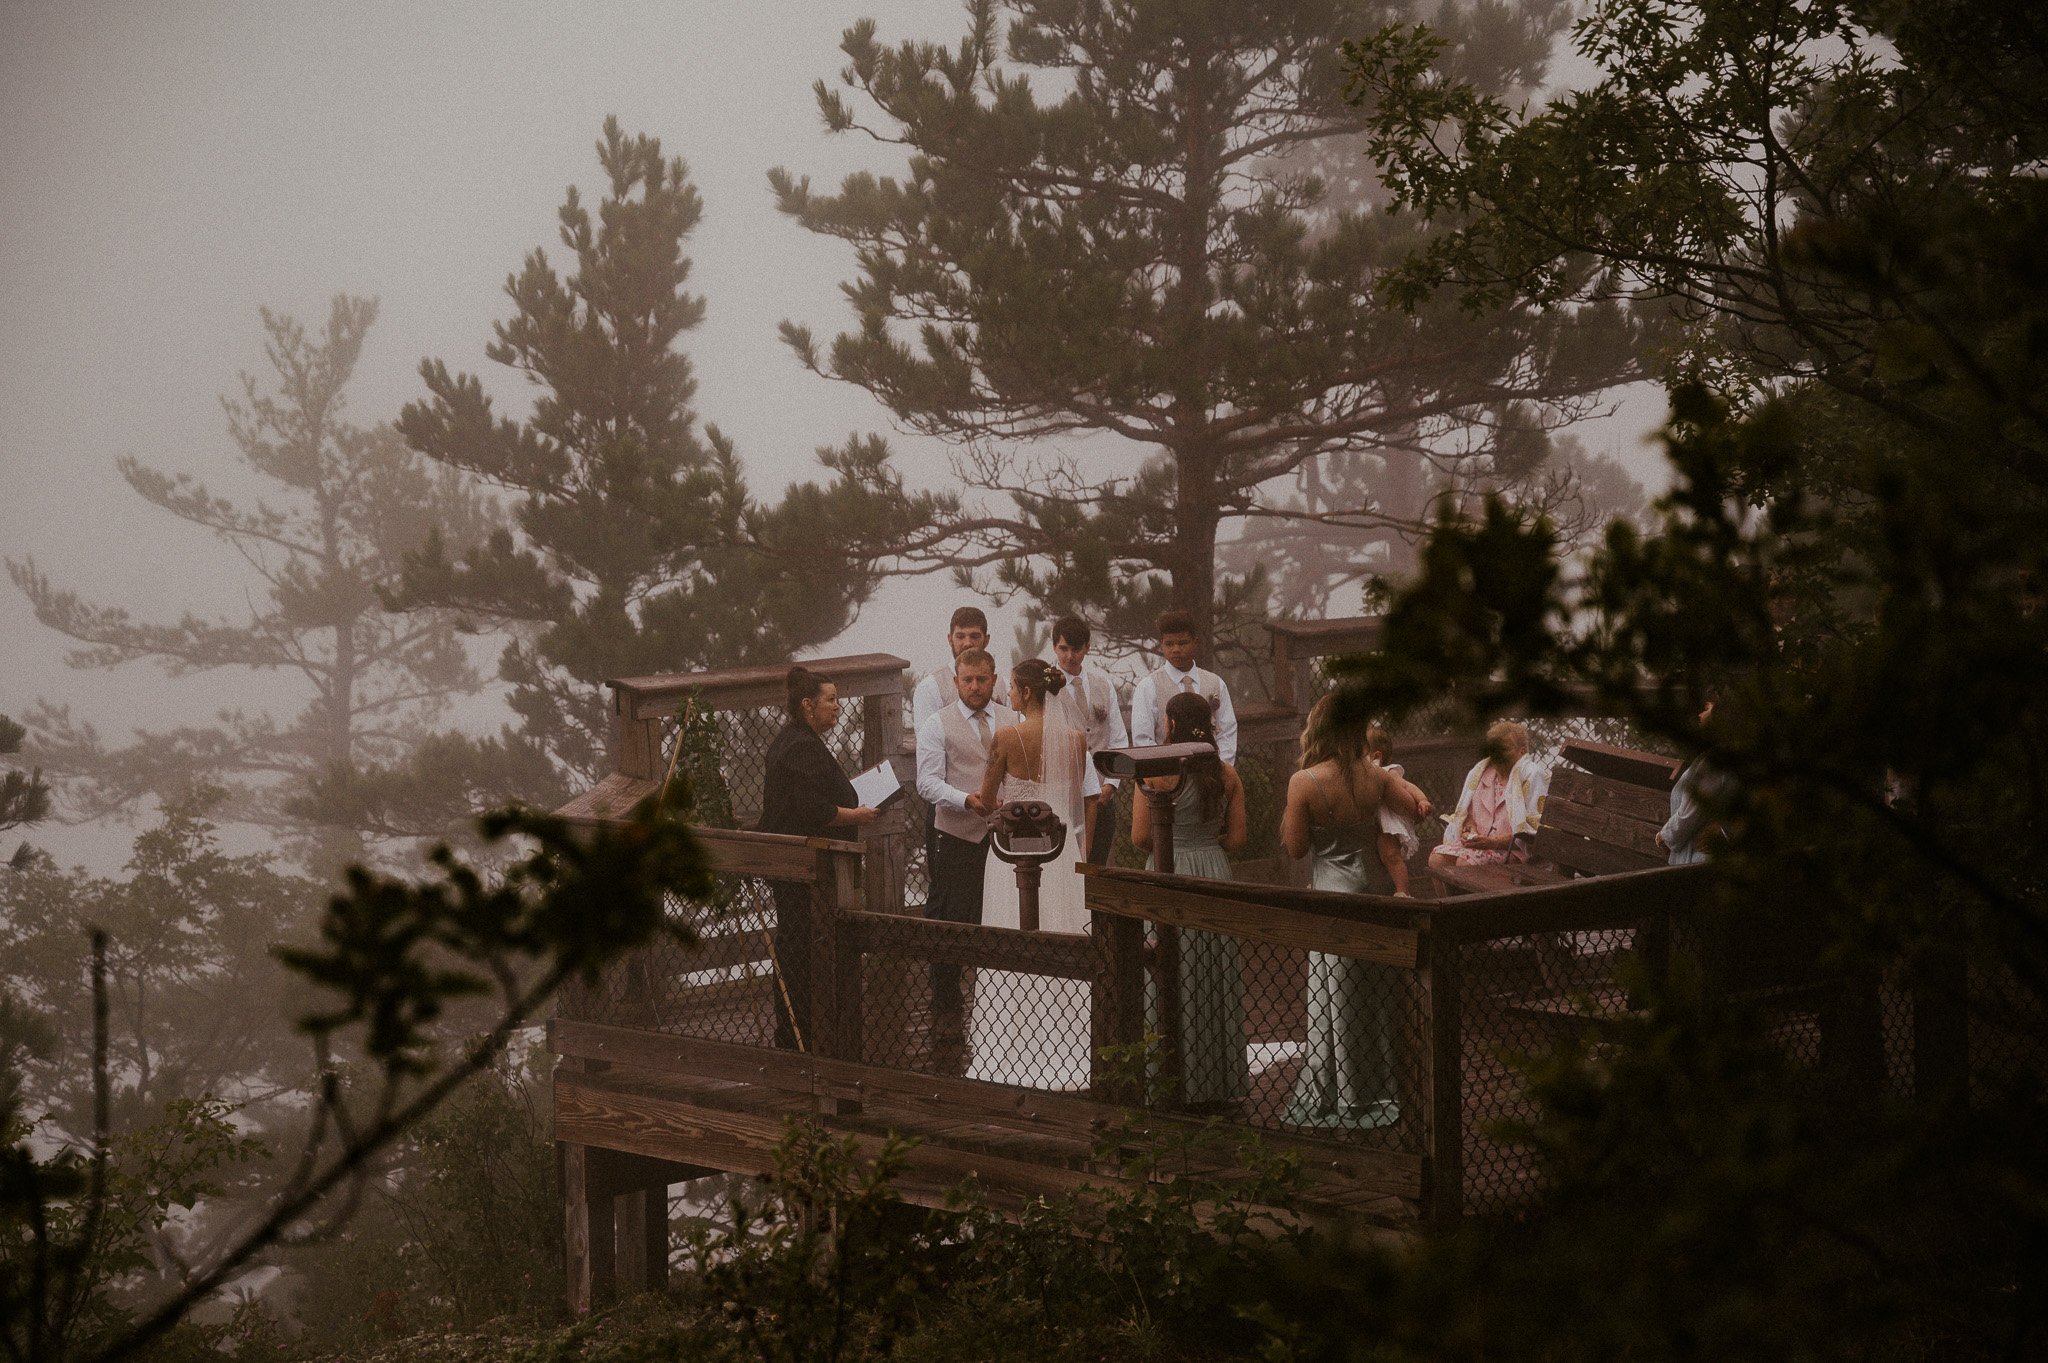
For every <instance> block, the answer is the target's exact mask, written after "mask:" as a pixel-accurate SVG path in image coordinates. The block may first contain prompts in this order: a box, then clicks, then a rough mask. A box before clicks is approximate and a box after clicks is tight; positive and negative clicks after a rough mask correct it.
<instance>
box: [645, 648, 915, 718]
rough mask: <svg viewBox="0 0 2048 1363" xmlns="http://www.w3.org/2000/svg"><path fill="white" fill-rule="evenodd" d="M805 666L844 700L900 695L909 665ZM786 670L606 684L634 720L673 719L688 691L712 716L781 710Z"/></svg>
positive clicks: (822, 662)
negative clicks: (721, 712) (714, 712)
mask: <svg viewBox="0 0 2048 1363" xmlns="http://www.w3.org/2000/svg"><path fill="white" fill-rule="evenodd" d="M804 666H806V667H808V668H811V669H812V670H813V671H816V672H820V673H823V674H824V675H825V676H827V677H830V678H831V679H832V681H833V683H834V685H836V686H837V687H838V688H839V694H840V696H841V698H842V699H849V700H850V699H852V698H853V697H855V696H872V695H880V694H883V693H886V692H895V693H896V694H898V695H900V694H902V689H903V671H904V669H905V668H907V667H909V666H910V664H909V663H908V662H907V661H906V660H904V659H902V658H898V657H895V656H894V655H892V654H888V653H857V654H850V655H848V656H846V657H840V658H818V659H814V660H810V661H807V662H805V664H804ZM788 674H789V668H788V667H787V666H786V665H777V666H771V667H739V668H730V669H727V670H724V671H719V672H666V673H656V674H654V675H652V676H644V677H618V678H614V679H613V680H611V681H607V682H606V683H605V685H606V686H609V687H610V688H612V690H613V692H614V693H615V695H616V697H617V701H616V704H617V705H618V706H619V708H620V709H621V711H622V712H624V713H626V714H630V715H631V716H632V717H633V718H635V719H673V718H674V717H675V713H676V707H677V706H679V705H681V704H682V702H683V698H684V697H685V696H687V695H689V694H690V693H691V692H692V691H696V692H699V693H701V694H702V696H703V698H704V703H705V704H706V705H707V706H709V707H710V708H711V709H713V710H742V709H755V708H767V707H769V706H780V705H782V703H783V702H784V700H785V699H786V698H787V696H788V689H787V686H786V679H787V677H788Z"/></svg>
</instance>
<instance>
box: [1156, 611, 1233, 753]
mask: <svg viewBox="0 0 2048 1363" xmlns="http://www.w3.org/2000/svg"><path fill="white" fill-rule="evenodd" d="M1199 648H1200V642H1199V641H1198V640H1197V638H1196V636H1195V617H1194V616H1193V615H1191V614H1189V613H1188V612H1187V611H1167V612H1166V613H1165V614H1163V615H1161V616H1160V617H1159V652H1160V655H1161V656H1162V657H1164V658H1165V659H1166V662H1165V664H1164V665H1163V666H1161V667H1159V668H1157V669H1156V670H1154V671H1153V672H1151V673H1150V674H1149V675H1147V676H1146V677H1145V679H1144V680H1142V681H1140V682H1139V683H1138V686H1137V689H1136V690H1134V691H1132V692H1131V746H1132V747H1134V748H1149V747H1152V746H1154V745H1156V744H1160V743H1164V742H1165V741H1166V737H1165V735H1166V723H1165V715H1166V702H1167V701H1168V700H1170V699H1172V697H1173V695H1174V693H1175V692H1177V691H1192V692H1194V693H1195V694H1196V695H1199V696H1201V697H1202V698H1203V699H1204V700H1206V701H1208V702H1209V708H1210V709H1211V710H1212V711H1214V712H1215V714H1216V755H1217V756H1218V757H1220V758H1222V759H1223V760H1224V761H1225V762H1232V763H1234V762H1236V761H1237V710H1236V708H1235V707H1233V706H1232V705H1231V703H1230V688H1229V687H1228V686H1226V685H1224V682H1223V678H1221V677H1219V676H1217V675H1216V674H1215V673H1214V672H1207V671H1204V670H1203V669H1202V668H1199V667H1197V666H1195V654H1196V652H1197V650H1198V649H1199Z"/></svg>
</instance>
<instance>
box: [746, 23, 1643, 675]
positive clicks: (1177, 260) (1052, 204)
mask: <svg viewBox="0 0 2048 1363" xmlns="http://www.w3.org/2000/svg"><path fill="white" fill-rule="evenodd" d="M998 9H999V7H998V5H997V4H996V3H995V2H994V0H975V3H973V4H971V5H970V6H969V13H970V27H969V30H968V33H967V35H966V36H965V38H964V39H963V40H962V41H961V43H960V44H959V46H958V47H957V49H954V50H952V51H948V50H947V49H945V48H943V47H941V46H938V45H935V44H929V43H906V44H904V45H902V46H900V47H897V48H893V49H891V48H886V47H884V46H882V45H881V44H880V43H878V42H877V40H876V37H875V26H874V24H873V23H872V22H863V23H860V24H857V25H855V26H854V27H853V28H851V29H849V30H848V31H847V33H846V37H845V41H844V43H843V45H842V46H843V50H844V51H845V53H846V54H847V57H848V59H849V64H848V66H847V68H846V70H845V72H844V73H843V80H844V83H845V84H846V85H847V86H848V87H850V88H851V89H853V90H854V91H856V92H857V93H858V94H859V95H860V96H862V97H864V99H865V101H866V103H867V104H868V105H870V106H872V110H873V111H874V113H876V114H878V115H879V117H877V118H871V119H870V118H868V116H867V115H865V114H863V113H860V112H857V111H856V108H855V104H854V103H853V102H852V101H850V100H849V99H848V98H847V97H846V96H845V95H844V94H843V93H841V92H839V91H834V90H831V89H828V88H827V87H826V86H825V85H824V84H823V83H822V82H821V83H820V85H819V87H818V98H819V103H820V108H821V110H822V113H823V115H824V119H825V122H826V125H827V127H828V128H830V129H831V130H833V131H835V132H842V133H844V132H853V131H861V132H867V133H870V134H871V135H873V136H875V137H877V138H879V139H881V140H883V141H886V142H891V143H897V144H900V145H902V146H904V147H905V148H906V149H907V150H908V152H909V153H910V162H909V167H908V174H907V175H906V176H905V177H904V178H902V179H878V178H875V177H872V176H867V175H856V176H852V177H849V178H848V179H847V180H845V181H844V183H843V184H842V186H841V188H840V191H839V193H838V194H836V195H824V194H817V193H813V192H812V190H811V188H810V185H809V182H808V180H801V179H798V178H796V177H794V176H792V175H791V174H790V173H788V172H787V171H783V170H777V171H775V172H773V173H772V175H771V182H772V184H773V187H774V189H775V191H776V194H777V196H778V200H779V203H780V206H781V208H782V209H783V211H784V212H785V213H788V214H789V215H791V216H792V217H794V218H795V219H796V220H797V221H798V222H800V223H801V224H802V225H803V226H804V227H806V228H808V229H810V230H811V231H814V232H819V233H824V234H827V235H831V236H837V237H840V238H842V239H844V240H846V241H849V242H851V243H853V244H854V245H855V246H856V248H857V250H858V260H859V266H860V271H861V277H860V279H859V280H858V281H856V282H854V283H853V284H851V285H849V286H848V288H847V292H848V295H849V297H850V298H851V299H852V301H853V304H854V308H855V311H856V313H857V317H858V325H857V326H856V328H855V329H854V330H852V331H850V332H848V333H846V334H843V335H840V336H838V337H837V338H836V339H834V340H833V341H832V342H831V344H830V346H829V347H824V346H821V345H820V344H819V343H818V341H817V340H816V339H815V338H814V337H813V336H812V335H811V334H810V333H809V332H808V331H807V330H806V329H804V328H802V327H799V326H795V325H791V324H785V326H784V335H785V338H786V339H787V340H788V341H789V343H790V344H791V345H792V347H793V348H794V349H795V351H796V352H797V354H798V356H799V357H800V359H801V360H802V362H803V363H804V364H805V365H807V366H808V367H810V368H811V369H812V370H814V371H816V372H818V373H820V374H824V375H827V376H829V377H833V378H837V379H841V380H845V381H847V382H851V383H855V384H858V385H860V386H862V387H864V388H867V389H868V390H870V391H871V392H873V393H874V394H875V395H876V396H877V397H878V398H880V399H881V400H882V402H883V403H884V404H885V405H887V406H888V408H889V409H890V411H891V412H892V413H893V414H894V415H895V416H896V418H897V419H898V420H900V421H901V422H903V423H904V424H905V425H907V426H909V427H911V428H912V429H915V430H917V431H920V432H922V433H925V434H928V435H933V436H937V437H940V438H942V439H944V440H947V441H951V442H954V443H956V444H957V445H958V446H959V447H961V449H962V450H963V451H964V452H965V453H964V457H963V459H962V461H961V462H962V464H963V466H964V469H965V472H966V475H967V477H968V479H969V481H970V482H971V483H973V484H974V485H976V486H978V487H979V488H980V489H982V490H984V491H986V492H988V493H992V494H995V496H996V497H997V498H998V499H1000V500H1001V502H1002V503H1007V505H1000V504H999V505H994V506H990V507H987V508H984V509H981V510H979V511H977V512H976V513H975V514H974V515H972V516H971V517H969V518H963V520H961V521H960V522H958V523H957V524H956V527H955V528H956V529H957V530H958V535H957V538H956V539H955V541H954V542H953V543H952V544H951V546H950V552H951V555H952V561H953V562H954V563H955V564H956V565H959V566H962V567H967V568H972V567H984V566H986V567H992V568H993V573H994V577H993V583H992V585H993V586H994V587H995V588H996V589H997V590H1001V591H1011V592H1020V593H1022V594H1023V595H1024V596H1026V597H1027V598H1028V599H1029V600H1030V601H1032V602H1033V603H1034V605H1035V607H1036V609H1037V610H1039V611H1041V612H1044V613H1048V614H1056V613H1061V612H1064V611H1066V610H1069V609H1076V608H1078V609H1081V610H1082V611H1083V612H1084V613H1088V614H1093V615H1095V616H1097V617H1098V618H1101V619H1103V620H1105V622H1106V626H1107V632H1108V634H1109V635H1110V636H1112V637H1113V638H1115V637H1121V638H1123V639H1125V640H1131V639H1136V638H1141V637H1143V636H1144V635H1145V634H1146V633H1148V632H1149V628H1150V619H1151V617H1152V615H1153V613H1154V612H1156V611H1157V610H1158V609H1160V608H1161V607H1164V606H1168V605H1171V606H1174V607H1179V608H1183V609H1186V610H1189V611H1191V612H1193V613H1194V614H1195V616H1196V618H1197V620H1198V621H1200V622H1201V623H1202V625H1203V628H1204V632H1208V630H1209V627H1210V623H1211V620H1212V616H1213V615H1214V614H1215V613H1216V612H1217V611H1219V610H1223V611H1226V612H1228V611H1238V612H1240V613H1241V612H1245V611H1253V610H1256V609H1258V608H1259V605H1260V601H1259V598H1260V595H1261V590H1260V585H1259V584H1258V583H1257V582H1256V581H1254V580H1251V579H1250V578H1249V577H1246V578H1242V579H1235V580H1233V579H1228V578H1226V579H1225V580H1223V581H1221V582H1219V581H1218V574H1217V559H1216V547H1217V542H1218V535H1219V531H1220V530H1222V529H1223V528H1224V527H1226V526H1234V525H1235V526H1242V527H1244V528H1245V531H1246V533H1247V534H1248V535H1250V536H1253V537H1258V536H1260V535H1263V534H1266V533H1270V532H1271V530H1272V529H1273V528H1274V527H1277V526H1285V525H1297V526H1298V525H1303V524H1314V523H1315V521H1316V517H1317V516H1318V515H1320V516H1322V517H1323V518H1324V519H1325V521H1326V522H1350V523H1354V524H1359V525H1363V526H1365V527H1367V528H1368V529H1373V530H1375V531H1377V532H1380V533H1382V534H1384V533H1388V532H1398V531H1402V530H1408V529H1411V528H1413V526H1414V524H1415V521H1416V517H1415V514H1414V512H1413V510H1412V509H1403V508H1393V507H1390V506H1389V504H1388V499H1387V497H1386V496H1385V495H1384V494H1385V493H1386V492H1387V491H1388V485H1389V482H1390V480H1391V479H1392V478H1393V477H1395V476H1397V475H1396V474H1395V473H1394V472H1393V471H1395V470H1398V469H1400V468H1401V467H1402V466H1404V465H1413V464H1415V463H1417V462H1418V461H1428V460H1434V461H1437V462H1439V463H1442V464H1446V465H1450V464H1456V463H1459V462H1461V461H1464V460H1470V459H1492V458H1495V457H1497V456H1499V455H1500V454H1501V453H1502V452H1503V446H1502V442H1501V441H1500V440H1496V439H1494V438H1493V437H1494V435H1495V434H1496V433H1498V432H1505V433H1507V434H1510V435H1512V434H1516V433H1518V432H1519V431H1520V430H1521V429H1522V428H1523V427H1525V426H1527V425H1528V424H1530V423H1531V422H1533V423H1534V424H1535V425H1536V426H1538V427H1539V428H1542V429H1548V428H1550V427H1554V426H1556V425H1558V424H1560V423H1562V422H1564V421H1566V420H1567V419H1569V418H1571V417H1573V416H1576V415H1578V414H1581V413H1582V412H1583V411H1584V410H1585V406H1586V403H1587V400H1588V398H1589V397H1590V395H1592V394H1595V393H1597V392H1598V391H1599V390H1601V389H1603V388H1605V387H1607V386H1609V385H1611V384H1613V383H1615V382H1617V381H1619V380H1621V379H1624V378H1627V377H1629V376H1631V375H1633V374H1634V373H1636V372H1637V365H1638V362H1637V360H1636V359H1635V358H1634V354H1635V345H1634V343H1635V342H1637V341H1638V340H1640V336H1639V335H1638V334H1636V333H1635V332H1634V331H1633V329H1632V326H1631V324H1628V323H1626V322H1624V321H1623V320H1621V319H1620V318H1618V317H1617V315H1616V314H1615V313H1613V312H1612V311H1610V310H1607V309H1601V308H1591V309H1588V310H1585V311H1583V312H1581V313H1579V314H1577V315H1575V316H1572V317H1568V318H1567V317H1560V316H1542V315H1538V314H1536V313H1534V312H1532V311H1530V310H1527V309H1499V310H1495V311H1493V312H1491V313H1488V314H1485V315H1474V314H1469V313H1466V312H1463V311H1461V310H1459V309H1458V308H1456V307H1432V306H1427V305H1425V306H1424V307H1423V308H1422V309H1421V310H1419V311H1418V312H1416V313H1414V314H1409V313H1406V312H1403V311H1401V310H1399V309H1396V308H1391V307H1387V306H1383V305H1382V304H1381V303H1380V301H1379V300H1378V297H1377V295H1376V292H1375V290H1376V286H1377V284H1378V282H1379V279H1380V277H1381V275H1382V273H1383V272H1384V271H1385V270H1387V269H1388V268H1389V267H1390V266H1392V265H1395V264H1398V263H1399V262H1401V261H1402V260H1404V259H1405V258H1406V257H1407V255H1408V254H1409V253H1410V252H1411V251H1413V250H1416V249H1418V248H1421V247H1423V246H1425V245H1426V244H1427V237H1426V233H1425V232H1424V231H1423V229H1421V228H1419V227H1418V226H1417V225H1416V224H1415V223H1414V222H1413V221H1412V220H1408V219H1403V218H1399V217H1395V216H1390V215H1388V214H1386V213H1384V212H1381V211H1378V209H1377V208H1376V206H1375V205H1374V204H1373V203H1372V202H1371V201H1370V200H1369V198H1362V197H1360V196H1358V195H1355V194H1352V195H1350V196H1349V197H1348V198H1340V200H1339V201H1336V202H1333V201H1332V200H1331V197H1330V189H1329V184H1328V181H1327V180H1326V179H1325V178H1324V177H1323V176H1321V175H1318V174H1316V173H1314V169H1313V166H1314V163H1315V161H1316V159H1317V158H1316V153H1317V152H1318V150H1319V149H1325V150H1327V149H1329V148H1334V147H1338V146H1349V147H1355V146H1357V145H1358V142H1359V139H1358V133H1359V130H1360V129H1361V127H1362V126H1363V116H1362V115H1361V114H1360V112H1359V111H1358V110H1356V109H1354V108H1352V107H1351V106H1350V105H1348V104H1347V103H1346V102H1345V100H1344V98H1343V95H1344V89H1343V78H1342V75H1341V72H1340V70H1339V67H1338V61H1337V55H1338V54H1337V45H1338V42H1339V40H1341V39H1343V38H1346V37H1349V36H1352V35H1354V34H1360V33H1365V32H1369V31H1371V30H1372V29H1373V28H1374V27H1375V26H1376V25H1377V24H1378V23H1380V22H1382V21H1383V20H1385V19H1386V18H1389V17H1393V16H1394V15H1395V14H1396V13H1397V12H1398V7H1397V6H1390V5H1388V4H1385V3H1362V2H1359V3H1343V2H1342V0H1207V2H1192V3H1191V2H1190V0H1131V2H1130V3H1125V4H1117V5H1103V4H1095V3H1077V2H1076V0H1011V2H1010V3H1006V4H1004V5H1002V6H1000V9H1002V10H1003V11H1006V12H1007V13H1008V15H1009V16H1010V22H1009V25H1008V33H1007V52H1008V58H1009V60H1008V62H1007V63H1005V62H1003V61H1000V60H999V59H998V55H997V52H998V45H999V38H1000V36H1001V35H1000V34H999V28H1000V25H999V21H998V17H997V16H998ZM1450 13H1451V17H1452V19H1453V20H1454V21H1458V22H1466V23H1468V26H1469V30H1470V33H1471V36H1472V47H1473V49H1474V51H1475V52H1477V51H1478V49H1480V48H1485V52H1486V54H1490V55H1484V56H1483V59H1482V55H1471V56H1469V64H1470V65H1471V66H1472V68H1473V69H1475V70H1480V71H1484V72H1485V73H1486V74H1487V75H1488V76H1489V78H1490V79H1493V80H1494V81H1496V83H1498V84H1503V85H1509V84H1524V85H1526V84H1528V83H1530V82H1531V81H1532V80H1533V78H1534V76H1535V74H1536V73H1537V72H1540V70H1541V66H1542V61H1543V56H1544V54H1545V52H1547V49H1548V43H1549V40H1550V38H1551V37H1552V36H1554V34H1555V32H1556V31H1557V28H1558V27H1559V25H1560V24H1561V23H1562V21H1563V17H1564V13H1565V11H1564V7H1562V6H1558V5H1552V4H1534V5H1529V6H1526V7H1524V10H1523V11H1521V12H1506V15H1507V17H1506V18H1505V19H1504V18H1503V11H1502V9H1501V7H1499V6H1475V7H1472V8H1471V9H1470V11H1469V12H1467V11H1465V10H1462V9H1458V8H1456V7H1453V8H1452V9H1451V11H1450ZM1489 44H1490V45H1491V46H1488V45H1489ZM864 119H866V120H867V121H864ZM1088 437H1094V438H1095V439H1093V440H1090V441H1088V443H1086V444H1082V445H1079V446H1078V447H1076V446H1074V445H1072V444H1070V443H1068V442H1074V441H1079V440H1082V439H1083V438H1088ZM1105 437H1108V438H1113V439H1120V440H1121V441H1123V442H1128V444H1127V445H1126V446H1125V447H1124V448H1125V449H1126V450H1131V449H1133V448H1134V451H1135V452H1136V453H1138V454H1139V455H1140V456H1141V457H1142V462H1141V463H1140V462H1138V461H1137V460H1133V459H1128V458H1123V457H1122V455H1121V452H1120V451H1118V450H1117V448H1116V447H1115V445H1114V444H1113V443H1109V444H1106V443H1105V442H1104V440H1103V438H1105ZM1026 441H1045V442H1060V443H1059V444H1057V445H1055V446H1052V447H1051V448H1052V449H1053V452H1051V453H1047V454H1045V455H1044V457H1043V458H1042V459H1034V458H1031V457H1025V456H1022V455H1020V453H1019V446H1018V443H1017V442H1026ZM1133 465H1135V467H1132V466H1133ZM1311 468H1319V469H1322V470H1324V474H1323V475H1322V477H1323V482H1324V484H1325V485H1327V486H1338V485H1341V484H1343V483H1344V482H1346V481H1347V480H1350V479H1353V478H1354V477H1355V476H1356V475H1357V474H1358V473H1359V472H1360V471H1361V470H1369V471H1370V472H1371V476H1370V478H1368V479H1367V480H1366V482H1367V486H1366V487H1365V488H1364V489H1363V494H1364V497H1365V500H1360V501H1357V502H1355V503H1354V504H1352V505H1350V506H1345V507H1341V508H1336V509H1335V510H1328V509H1317V508H1313V507H1304V506H1302V505H1300V504H1290V501H1289V499H1288V498H1287V496H1286V494H1287V492H1288V489H1289V488H1290V487H1291V486H1292V481H1293V479H1294V478H1295V477H1296V476H1297V475H1298V474H1300V473H1301V472H1302V471H1303V470H1305V469H1311Z"/></svg>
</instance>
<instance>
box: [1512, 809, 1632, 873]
mask: <svg viewBox="0 0 2048 1363" xmlns="http://www.w3.org/2000/svg"><path fill="white" fill-rule="evenodd" d="M1529 853H1530V855H1531V856H1534V857H1536V858H1537V859H1538V860H1541V861H1548V862H1554V863H1556V864H1557V865H1559V866H1562V867H1564V868H1565V869H1566V870H1568V871H1577V872H1578V873H1579V874H1580V875H1586V876H1611V875H1619V874H1621V873H1622V872H1625V871H1644V870H1648V869H1650V868H1651V867H1654V866H1662V865H1664V858H1663V856H1662V855H1661V854H1659V855H1655V856H1645V855H1644V854H1643V853H1641V852H1637V851H1633V850H1631V849H1629V848H1627V847H1617V846H1615V845H1614V844H1613V843H1611V842H1603V841H1601V840H1600V839H1597V838H1589V837H1587V836H1586V835H1585V834H1583V833H1573V832H1569V831H1567V830H1565V829H1563V828H1558V827H1554V826H1552V825H1551V824H1550V823H1549V822H1548V820H1547V819H1546V821H1545V823H1544V826H1543V828H1542V831H1540V832H1538V833H1537V834H1536V838H1535V841H1533V842H1532V843H1530V845H1529Z"/></svg>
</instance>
